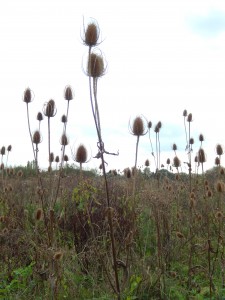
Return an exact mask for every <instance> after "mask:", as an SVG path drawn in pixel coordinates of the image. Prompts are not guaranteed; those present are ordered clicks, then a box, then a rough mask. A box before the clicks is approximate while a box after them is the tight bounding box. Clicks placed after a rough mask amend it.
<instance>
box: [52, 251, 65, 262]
mask: <svg viewBox="0 0 225 300" xmlns="http://www.w3.org/2000/svg"><path fill="white" fill-rule="evenodd" d="M62 257H63V254H62V252H61V251H58V252H56V253H55V254H54V256H53V259H54V260H60V259H61V258H62Z"/></svg>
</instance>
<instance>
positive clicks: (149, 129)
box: [148, 121, 157, 169]
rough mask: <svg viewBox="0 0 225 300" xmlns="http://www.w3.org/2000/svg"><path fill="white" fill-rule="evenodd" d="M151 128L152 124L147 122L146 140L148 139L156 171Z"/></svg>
mask: <svg viewBox="0 0 225 300" xmlns="http://www.w3.org/2000/svg"><path fill="white" fill-rule="evenodd" d="M151 128H152V122H151V121H149V122H148V138H149V142H150V145H151V151H152V152H151V154H152V156H153V157H154V162H155V168H156V169H157V165H156V159H155V154H154V151H153V146H152V140H151Z"/></svg>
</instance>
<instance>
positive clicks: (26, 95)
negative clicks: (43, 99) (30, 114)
mask: <svg viewBox="0 0 225 300" xmlns="http://www.w3.org/2000/svg"><path fill="white" fill-rule="evenodd" d="M32 100H33V97H32V92H31V89H30V88H27V89H26V90H25V91H24V93H23V101H24V102H25V103H27V104H28V103H30V102H31V101H32Z"/></svg>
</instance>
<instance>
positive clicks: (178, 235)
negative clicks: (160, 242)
mask: <svg viewBox="0 0 225 300" xmlns="http://www.w3.org/2000/svg"><path fill="white" fill-rule="evenodd" d="M176 236H177V237H178V238H179V239H183V238H184V235H183V233H181V232H179V231H177V232H176Z"/></svg>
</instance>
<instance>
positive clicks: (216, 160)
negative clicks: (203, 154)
mask: <svg viewBox="0 0 225 300" xmlns="http://www.w3.org/2000/svg"><path fill="white" fill-rule="evenodd" d="M215 165H216V166H220V158H219V157H218V156H217V157H216V158H215Z"/></svg>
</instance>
